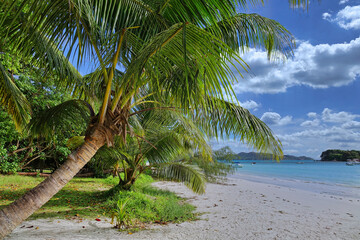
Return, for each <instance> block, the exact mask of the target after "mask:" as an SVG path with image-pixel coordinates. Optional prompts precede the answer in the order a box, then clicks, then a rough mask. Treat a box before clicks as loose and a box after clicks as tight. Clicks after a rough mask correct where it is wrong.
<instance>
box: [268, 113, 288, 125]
mask: <svg viewBox="0 0 360 240" xmlns="http://www.w3.org/2000/svg"><path fill="white" fill-rule="evenodd" d="M291 120H292V117H291V116H286V117H283V118H282V117H281V116H280V114H278V113H276V112H266V113H264V114H263V115H262V117H261V121H263V122H264V123H266V124H269V125H287V124H289V123H291Z"/></svg>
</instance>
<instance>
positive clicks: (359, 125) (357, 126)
mask: <svg viewBox="0 0 360 240" xmlns="http://www.w3.org/2000/svg"><path fill="white" fill-rule="evenodd" d="M342 127H343V128H345V129H352V130H360V122H357V121H350V122H347V123H344V124H343V125H342Z"/></svg>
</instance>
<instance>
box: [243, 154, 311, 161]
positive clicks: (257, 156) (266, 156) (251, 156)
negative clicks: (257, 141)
mask: <svg viewBox="0 0 360 240" xmlns="http://www.w3.org/2000/svg"><path fill="white" fill-rule="evenodd" d="M236 155H237V156H238V158H237V159H240V160H272V159H273V156H272V154H260V153H256V152H249V153H246V152H241V153H238V154H236ZM282 160H314V159H313V158H311V157H306V156H300V157H297V156H293V155H284V157H283V159H282Z"/></svg>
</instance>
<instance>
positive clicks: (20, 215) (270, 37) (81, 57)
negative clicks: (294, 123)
mask: <svg viewBox="0 0 360 240" xmlns="http://www.w3.org/2000/svg"><path fill="white" fill-rule="evenodd" d="M248 2H249V3H252V4H257V3H260V2H262V1H260V0H258V1H257V0H252V1H246V0H233V1H221V0H208V1H203V0H191V1H183V0H136V1H135V0H112V1H109V0H97V1H95V0H52V1H41V0H19V1H7V0H5V1H2V2H1V6H0V9H1V10H0V16H1V18H0V29H1V31H0V34H1V39H2V40H3V41H4V40H6V45H7V46H8V47H9V48H10V49H12V50H14V51H20V52H21V53H22V55H23V56H29V57H32V58H33V66H34V67H42V68H44V69H47V73H48V74H49V73H50V74H54V75H56V76H58V84H59V85H61V86H66V87H68V89H69V91H71V92H72V93H73V94H74V96H77V97H78V98H80V99H84V100H89V99H94V98H97V100H98V102H99V103H100V106H99V109H96V111H95V112H98V114H96V115H94V116H92V118H91V120H90V122H89V124H88V129H87V131H86V135H85V141H84V143H83V145H82V146H80V147H79V148H77V150H76V151H74V152H73V153H72V154H70V156H69V157H68V160H67V161H66V162H65V163H64V164H63V165H62V166H61V167H60V168H58V169H57V171H55V172H54V173H53V174H52V176H50V177H49V178H47V179H46V180H45V181H44V182H42V183H41V184H40V185H39V186H37V187H35V188H34V189H32V190H31V191H29V192H28V193H26V194H25V195H24V196H23V197H21V198H20V199H18V200H17V201H15V202H14V203H12V204H11V205H9V206H7V207H6V208H4V209H3V210H2V211H0V223H1V224H0V236H1V237H3V236H5V235H6V234H8V233H9V232H11V231H12V229H14V228H15V227H16V226H17V225H18V224H20V223H21V222H22V221H23V220H24V219H26V218H27V217H28V216H30V215H31V214H32V213H33V212H34V211H36V210H37V209H38V208H40V207H41V206H42V205H43V204H44V203H46V202H47V201H48V200H49V199H50V198H51V197H52V196H53V195H54V194H55V193H56V192H58V191H59V190H60V189H61V188H62V187H63V186H64V185H65V184H66V183H67V182H68V181H69V180H70V179H71V178H72V177H73V176H74V175H75V174H76V173H77V172H78V171H79V170H80V169H81V168H82V167H83V166H84V165H85V164H86V163H87V162H88V161H89V160H90V159H91V158H92V157H93V156H94V155H95V153H96V152H97V151H98V150H99V149H100V148H101V147H102V146H104V145H107V146H111V145H113V144H114V137H115V136H120V138H121V139H122V141H123V142H124V143H125V142H126V138H127V135H128V134H129V133H131V125H130V124H129V118H130V117H131V116H132V115H135V114H137V113H138V112H137V111H136V107H134V103H139V102H141V101H143V100H144V99H142V98H137V96H138V95H139V94H138V93H139V91H141V90H142V89H148V90H150V93H149V94H152V96H153V97H155V98H157V99H162V101H159V102H165V103H166V104H169V106H170V107H173V108H176V109H177V110H178V111H182V113H183V114H184V115H185V116H187V117H189V118H192V119H193V120H194V121H195V122H197V124H198V125H199V127H200V129H201V131H202V132H203V133H204V134H206V135H207V136H208V137H229V136H232V137H234V138H236V139H238V140H239V141H242V142H246V143H247V144H248V145H249V146H251V147H254V148H255V149H257V150H259V151H262V152H265V151H270V152H272V153H273V154H274V155H281V146H280V143H279V142H278V140H277V139H276V138H275V137H274V136H273V135H272V133H271V130H270V129H269V128H268V127H267V126H266V125H265V124H263V123H262V122H261V121H260V120H259V119H257V118H256V117H254V116H252V115H251V114H250V113H249V112H248V111H247V110H245V109H243V108H241V107H240V106H239V105H238V104H236V103H235V104H234V103H229V102H227V101H225V100H224V99H225V97H230V98H231V96H233V95H234V93H233V90H232V88H231V85H232V83H233V82H234V81H236V79H235V77H234V74H233V72H232V70H231V68H230V66H231V65H233V68H236V69H238V68H242V69H244V70H247V69H248V67H247V65H246V63H244V62H243V61H242V59H241V57H240V55H239V54H240V53H241V51H245V50H246V48H247V47H259V46H260V47H263V48H264V49H266V50H267V52H268V55H269V58H271V57H272V56H274V55H275V56H276V55H277V54H280V53H281V54H283V55H284V56H289V55H291V53H292V48H293V46H294V42H293V38H292V36H291V34H290V33H289V32H288V31H287V30H286V29H285V28H283V27H282V26H281V25H280V24H279V23H277V22H276V21H273V20H270V19H267V18H264V17H261V16H259V15H256V14H238V13H237V12H236V9H237V8H239V7H240V8H241V7H246V6H247V3H248ZM305 2H307V1H305V0H292V1H291V3H292V4H303V3H305ZM2 44H4V43H2ZM60 49H61V50H62V51H60ZM61 53H63V54H61ZM69 58H72V59H74V61H76V62H77V63H78V64H83V63H85V62H91V63H92V65H93V66H96V67H95V71H94V73H93V74H90V75H88V76H87V77H81V76H79V74H78V72H77V71H76V70H75V69H74V68H73V67H72V66H71V64H70V63H69V61H68V59H69ZM234 63H236V64H234ZM4 72H5V71H3V70H2V75H3V76H4ZM8 80H9V79H6V77H2V78H1V79H0V81H1V82H2V83H1V84H2V85H1V86H3V85H5V84H4V83H8V82H9V81H8ZM3 89H4V90H3ZM10 90H11V88H9V87H7V88H5V87H2V88H1V91H2V95H1V96H0V97H1V103H2V105H3V106H7V111H9V112H11V111H12V110H11V106H15V104H17V103H14V102H11V101H10V99H11V98H10V97H7V96H12V95H11V94H13V95H14V94H16V91H10ZM6 94H8V95H6ZM165 100H167V101H168V102H166V101H165ZM72 104H75V105H76V106H82V104H83V102H82V101H77V102H76V101H72V102H68V103H67V104H65V105H61V106H59V110H60V109H61V107H64V106H66V107H67V111H71V110H70V109H71V107H69V106H70V105H72ZM18 105H19V106H23V105H22V102H20V103H19V104H18ZM93 107H95V108H96V104H95V105H93ZM158 108H161V106H160V105H159V106H158ZM97 110H98V111H97ZM23 113H24V111H22V110H17V113H16V114H18V115H19V116H22V114H23ZM53 114H54V115H56V114H57V112H53ZM14 116H15V114H14ZM25 121H26V119H25ZM46 126H47V125H46V124H44V125H43V128H38V129H39V130H40V133H49V132H50V130H51V131H52V130H53V129H47V128H46ZM34 129H36V128H34Z"/></svg>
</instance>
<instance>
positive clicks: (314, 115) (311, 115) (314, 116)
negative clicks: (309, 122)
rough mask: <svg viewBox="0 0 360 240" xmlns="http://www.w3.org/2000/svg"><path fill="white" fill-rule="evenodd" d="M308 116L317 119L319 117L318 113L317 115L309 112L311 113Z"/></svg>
mask: <svg viewBox="0 0 360 240" xmlns="http://www.w3.org/2000/svg"><path fill="white" fill-rule="evenodd" d="M307 116H308V117H309V118H316V117H317V113H316V112H309V113H308V114H307Z"/></svg>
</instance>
